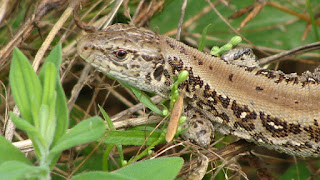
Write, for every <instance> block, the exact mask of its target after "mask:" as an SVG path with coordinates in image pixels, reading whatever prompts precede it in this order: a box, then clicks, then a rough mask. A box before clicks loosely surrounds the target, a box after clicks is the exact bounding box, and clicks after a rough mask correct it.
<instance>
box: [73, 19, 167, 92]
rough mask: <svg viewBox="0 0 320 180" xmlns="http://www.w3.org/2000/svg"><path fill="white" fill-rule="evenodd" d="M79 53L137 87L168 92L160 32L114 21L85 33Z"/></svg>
mask: <svg viewBox="0 0 320 180" xmlns="http://www.w3.org/2000/svg"><path fill="white" fill-rule="evenodd" d="M77 51H78V54H79V55H80V56H81V57H82V58H83V59H84V60H86V61H87V62H88V63H90V64H91V65H92V66H94V67H95V68H96V69H98V70H99V71H101V72H103V73H104V74H107V75H109V76H111V77H114V78H115V79H117V80H120V81H123V82H126V83H128V84H129V85H131V86H134V87H136V88H139V89H142V90H145V91H149V92H155V93H157V94H159V95H162V96H166V94H167V92H168V91H169V88H168V87H165V86H164V83H165V81H166V80H165V77H164V75H163V74H164V73H163V72H164V63H165V61H164V58H163V55H162V53H161V46H160V39H159V35H158V34H157V33H155V32H153V31H150V30H147V29H144V28H137V27H134V26H130V25H127V24H114V25H112V26H109V27H108V28H107V29H105V30H103V31H98V32H95V33H90V34H87V35H85V36H84V37H82V38H81V39H80V40H79V41H78V45H77Z"/></svg>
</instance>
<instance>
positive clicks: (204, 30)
mask: <svg viewBox="0 0 320 180" xmlns="http://www.w3.org/2000/svg"><path fill="white" fill-rule="evenodd" d="M209 26H211V24H208V25H207V26H206V27H205V28H204V29H203V31H202V34H201V40H200V42H199V47H198V50H199V51H203V48H204V46H205V45H206V38H207V37H206V36H207V32H208V28H209Z"/></svg>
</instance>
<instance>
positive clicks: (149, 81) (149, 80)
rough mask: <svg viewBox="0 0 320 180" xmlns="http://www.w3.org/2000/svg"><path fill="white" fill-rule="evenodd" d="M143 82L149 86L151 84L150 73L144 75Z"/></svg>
mask: <svg viewBox="0 0 320 180" xmlns="http://www.w3.org/2000/svg"><path fill="white" fill-rule="evenodd" d="M145 79H146V80H145V82H146V83H147V84H150V83H151V73H148V74H147V75H146V77H145Z"/></svg>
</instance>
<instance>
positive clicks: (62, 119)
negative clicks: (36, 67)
mask: <svg viewBox="0 0 320 180" xmlns="http://www.w3.org/2000/svg"><path fill="white" fill-rule="evenodd" d="M61 61H62V53H61V44H58V45H57V46H56V47H55V48H53V50H52V51H51V52H50V54H49V56H48V57H47V59H46V61H45V63H44V65H43V68H42V69H41V71H40V73H39V78H40V79H41V80H42V82H43V79H44V74H45V73H46V66H47V65H48V64H51V63H53V64H54V65H55V71H56V73H55V74H56V78H55V79H56V80H55V82H56V84H55V91H56V93H57V96H56V105H55V106H56V110H55V111H56V112H55V114H56V129H55V137H54V140H53V145H55V143H56V142H57V141H58V139H59V138H60V137H61V136H63V135H64V134H65V133H66V131H67V129H68V126H69V117H68V114H69V113H68V108H67V103H66V101H67V100H66V96H65V94H64V90H63V88H62V86H61V83H60V75H59V69H60V65H61Z"/></svg>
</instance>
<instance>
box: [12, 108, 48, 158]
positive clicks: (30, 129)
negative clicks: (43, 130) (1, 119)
mask: <svg viewBox="0 0 320 180" xmlns="http://www.w3.org/2000/svg"><path fill="white" fill-rule="evenodd" d="M9 115H10V118H11V119H12V121H13V123H14V124H15V125H16V126H17V128H19V129H21V130H23V131H25V132H27V134H28V137H29V138H30V139H31V140H32V142H33V145H34V147H35V152H36V154H37V156H38V157H40V151H41V152H42V151H43V147H44V146H45V141H44V140H43V138H42V136H41V135H40V132H39V131H38V129H36V128H35V127H34V126H33V125H32V124H30V123H29V122H28V121H26V120H24V119H21V118H20V117H18V116H17V115H15V114H13V113H12V112H10V113H9Z"/></svg>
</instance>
